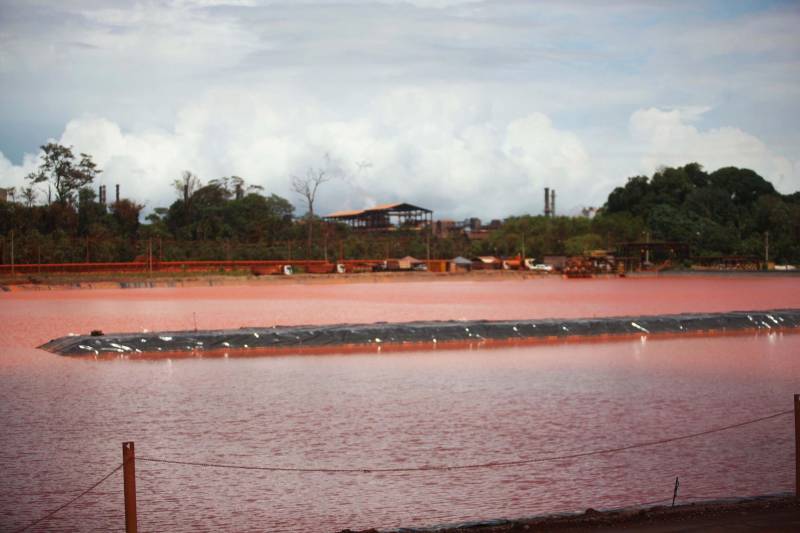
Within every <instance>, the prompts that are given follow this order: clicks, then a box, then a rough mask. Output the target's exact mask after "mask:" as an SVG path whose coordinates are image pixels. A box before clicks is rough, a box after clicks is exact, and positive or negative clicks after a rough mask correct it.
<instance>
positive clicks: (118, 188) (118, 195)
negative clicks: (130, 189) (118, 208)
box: [117, 183, 119, 203]
mask: <svg viewBox="0 0 800 533" xmlns="http://www.w3.org/2000/svg"><path fill="white" fill-rule="evenodd" d="M117 203H119V183H117Z"/></svg>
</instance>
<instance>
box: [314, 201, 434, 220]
mask: <svg viewBox="0 0 800 533" xmlns="http://www.w3.org/2000/svg"><path fill="white" fill-rule="evenodd" d="M381 211H386V212H391V211H424V212H426V213H432V212H433V211H431V210H430V209H425V208H424V207H417V206H416V205H412V204H407V203H405V202H399V203H394V204H383V205H376V206H375V207H370V208H367V209H361V210H355V211H336V212H335V213H331V214H330V215H327V216H326V218H357V217H359V216H362V215H366V214H367V213H379V212H381Z"/></svg>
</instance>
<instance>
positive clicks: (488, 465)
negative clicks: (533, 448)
mask: <svg viewBox="0 0 800 533" xmlns="http://www.w3.org/2000/svg"><path fill="white" fill-rule="evenodd" d="M793 412H794V410H793V409H789V410H787V411H781V412H778V413H773V414H771V415H767V416H762V417H759V418H754V419H751V420H746V421H744V422H737V423H735V424H730V425H728V426H722V427H718V428H712V429H707V430H705V431H699V432H697V433H690V434H687V435H680V436H677V437H668V438H665V439H659V440H653V441H645V442H640V443H636V444H629V445H627V446H619V447H616V448H603V449H599V450H591V451H586V452H576V453H569V454H564V455H551V456H546V457H537V458H533V459H517V460H512V461H491V462H487V463H473V464H463V465H431V466H418V467H386V468H368V467H363V468H308V467H284V466H253V465H230V464H223V463H210V462H198V461H180V460H175V459H158V458H152V457H137V460H139V461H149V462H152V463H167V464H177V465H186V466H202V467H209V468H231V469H238V470H261V471H267V472H300V473H327V474H330V473H363V474H370V473H397V472H424V471H448V470H473V469H480V468H502V467H507V466H519V465H525V464H533V463H544V462H550V461H561V460H565V459H576V458H579V457H589V456H592V455H602V454H608V453H618V452H623V451H627V450H632V449H635V448H644V447H647V446H656V445H659V444H667V443H670V442H676V441H681V440H687V439H692V438H695V437H701V436H704V435H709V434H712V433H719V432H721V431H728V430H731V429H735V428H740V427H743V426H748V425H751V424H756V423H758V422H763V421H766V420H770V419H773V418H778V417H780V416H785V415H788V414H791V413H793Z"/></svg>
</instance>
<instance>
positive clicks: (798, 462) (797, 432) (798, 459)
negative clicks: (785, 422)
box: [794, 394, 800, 498]
mask: <svg viewBox="0 0 800 533" xmlns="http://www.w3.org/2000/svg"><path fill="white" fill-rule="evenodd" d="M794 497H795V498H800V394H795V395H794Z"/></svg>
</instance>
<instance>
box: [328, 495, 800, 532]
mask: <svg viewBox="0 0 800 533" xmlns="http://www.w3.org/2000/svg"><path fill="white" fill-rule="evenodd" d="M377 531H378V530H375V529H371V530H365V531H361V532H354V531H351V530H349V529H347V530H344V531H342V532H340V533H377ZM392 531H397V532H404V533H416V532H418V533H422V532H426V533H427V532H437V533H511V532H515V533H516V532H521V531H557V532H560V533H575V532H579V531H598V532H608V531H628V532H637V533H676V532H701V531H702V532H706V531H710V532H728V531H732V532H756V531H758V532H772V531H774V532H784V531H785V532H797V531H800V500H798V499H796V498H795V497H794V496H787V495H780V496H761V497H754V498H745V499H739V500H724V501H714V502H703V503H691V504H684V505H677V506H675V507H667V506H658V507H649V508H631V509H620V510H610V511H595V510H594V509H587V510H586V512H584V513H580V514H568V515H547V516H539V517H532V518H521V519H518V520H489V521H485V522H474V523H469V524H461V525H443V526H438V527H428V528H417V529H414V528H401V529H397V530H392Z"/></svg>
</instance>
